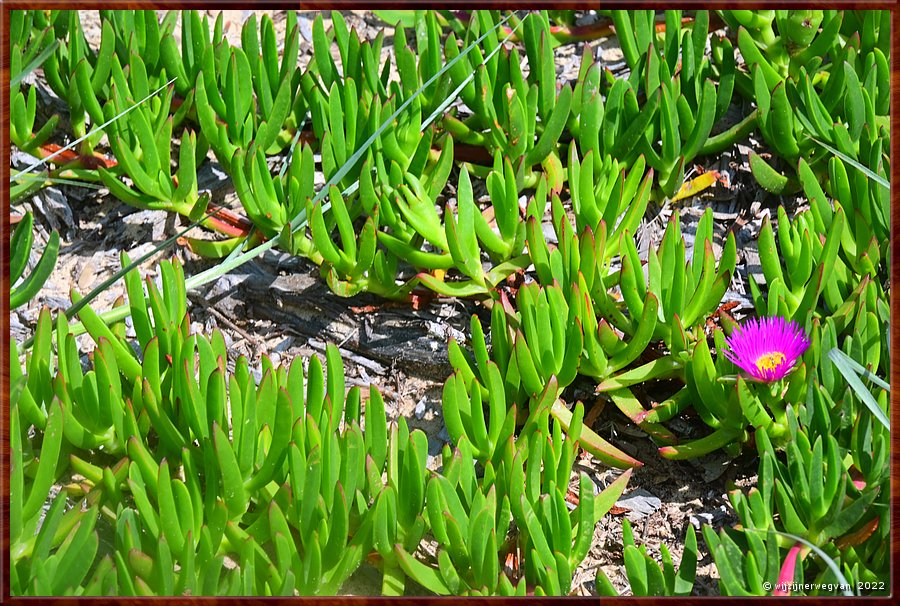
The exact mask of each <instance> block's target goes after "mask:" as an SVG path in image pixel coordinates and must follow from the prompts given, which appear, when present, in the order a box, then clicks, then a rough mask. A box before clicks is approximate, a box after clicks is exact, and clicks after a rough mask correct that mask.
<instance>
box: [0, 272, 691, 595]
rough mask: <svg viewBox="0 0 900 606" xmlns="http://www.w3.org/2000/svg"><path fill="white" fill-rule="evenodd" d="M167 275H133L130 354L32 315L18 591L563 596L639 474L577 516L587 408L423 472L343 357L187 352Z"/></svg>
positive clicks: (423, 464)
mask: <svg viewBox="0 0 900 606" xmlns="http://www.w3.org/2000/svg"><path fill="white" fill-rule="evenodd" d="M128 261H129V260H128V258H127V256H125V255H123V264H127V263H128ZM160 270H161V280H160V281H161V287H160V286H158V285H157V283H156V282H154V281H153V280H152V279H150V278H147V279H146V285H145V286H144V285H142V283H141V280H140V278H139V276H138V274H137V273H136V272H135V271H132V272H130V273H129V274H128V276H127V279H126V285H127V290H128V302H127V305H129V307H130V309H131V318H132V323H131V327H132V328H133V331H134V338H133V339H130V338H127V337H126V333H127V331H128V329H127V328H126V326H125V324H124V323H119V324H116V325H113V326H107V325H106V324H104V323H103V322H102V320H100V318H99V317H98V316H97V314H96V313H95V312H94V311H93V310H92V309H91V307H90V306H85V307H83V308H81V310H80V311H79V317H80V319H81V320H82V322H83V323H84V324H85V326H86V327H87V329H88V332H89V334H90V336H91V338H92V339H93V342H94V345H95V347H94V350H93V353H92V355H91V356H90V357H89V358H88V357H85V358H84V359H82V356H81V354H80V350H79V347H78V344H77V343H76V339H75V336H74V335H73V334H72V333H71V332H70V331H69V326H68V323H67V322H66V319H65V316H59V317H58V318H57V319H56V322H55V326H54V321H53V319H52V318H51V314H50V312H49V310H47V309H44V310H43V311H42V312H41V315H40V318H39V320H38V326H37V332H36V338H35V343H34V346H33V348H32V349H31V351H30V352H29V354H28V355H27V358H26V362H25V367H24V368H22V367H20V365H19V362H18V361H17V360H16V361H14V362H13V365H12V368H11V396H12V397H11V415H10V419H11V427H10V431H11V436H12V437H11V439H12V445H11V446H12V452H13V460H12V466H11V494H12V495H13V496H12V501H11V510H10V512H11V517H10V529H11V569H10V570H11V589H12V592H13V593H14V594H17V595H23V594H29V595H47V594H54V595H109V594H114V595H197V594H204V595H210V594H229V595H295V594H297V593H299V594H301V595H332V594H334V593H336V592H337V591H339V590H340V588H341V586H342V584H343V583H344V582H345V581H346V580H347V579H348V578H349V577H350V575H351V574H352V573H353V572H355V571H356V570H357V568H358V567H359V566H360V565H361V564H362V563H363V562H364V561H368V562H370V563H372V564H374V565H376V566H377V567H379V568H381V570H382V572H383V585H382V592H383V593H384V594H385V595H399V594H402V593H403V591H404V589H405V587H406V584H407V580H408V579H412V580H414V581H415V582H417V583H418V584H420V585H421V586H423V587H424V588H426V589H430V590H432V591H434V592H436V593H438V594H456V595H459V594H471V595H478V594H503V595H524V594H525V593H526V591H529V592H534V593H537V594H553V595H560V594H566V593H568V592H569V591H570V590H571V588H572V587H571V584H572V575H573V572H574V570H575V569H576V568H577V566H578V565H579V564H580V563H581V561H582V560H583V559H584V557H585V556H586V554H587V552H588V550H589V548H590V546H591V541H592V538H593V534H594V528H595V526H596V523H597V521H598V520H599V519H600V518H601V517H602V516H603V515H605V514H606V512H607V511H608V510H609V509H610V508H611V507H612V505H613V504H614V503H615V501H616V499H618V497H619V496H620V495H621V494H622V492H623V490H624V488H625V486H626V484H627V482H628V479H629V477H630V473H625V474H623V475H622V476H620V478H619V479H618V480H616V481H615V482H614V483H612V484H611V485H609V486H608V487H606V488H605V489H604V490H603V491H602V492H600V493H599V494H595V486H594V484H593V482H592V481H591V480H590V479H589V478H588V476H587V475H586V474H584V473H581V474H580V475H579V476H578V492H577V495H578V497H577V498H578V505H577V506H575V508H574V509H572V510H571V511H570V508H569V507H568V505H567V493H568V491H569V480H570V477H571V476H572V466H573V463H574V461H575V459H576V456H577V454H578V452H579V450H580V447H579V434H580V431H581V416H582V414H583V411H582V410H581V408H580V407H579V410H578V412H577V413H576V417H575V419H574V420H569V421H567V422H566V423H565V426H566V432H565V435H564V432H563V423H561V422H560V421H558V420H556V419H555V418H552V420H551V416H550V415H549V414H547V412H548V411H546V410H545V412H544V414H542V415H538V416H536V418H535V421H534V422H533V423H532V424H531V425H532V426H531V427H530V428H529V429H528V430H527V431H525V432H524V433H522V434H520V435H518V436H514V435H513V432H512V431H511V429H512V428H514V426H515V416H512V417H509V418H510V419H511V422H510V423H504V425H505V426H509V428H510V430H508V431H498V430H497V429H496V423H497V418H503V415H502V414H500V413H501V412H505V402H498V403H497V406H498V408H496V411H497V412H498V415H497V417H496V418H495V417H491V419H490V426H491V432H492V435H494V436H495V438H496V442H497V443H498V444H499V442H501V441H502V445H499V447H498V451H497V456H496V457H495V460H494V461H487V462H485V463H484V464H483V465H482V464H481V462H482V461H484V453H483V450H482V447H483V445H479V446H478V447H476V446H474V445H473V444H471V443H470V442H469V440H468V439H467V438H466V437H464V436H458V435H455V437H454V447H453V448H452V449H451V447H450V446H449V445H447V446H446V447H445V448H444V452H443V455H442V459H441V461H442V466H441V468H440V470H437V471H436V470H432V469H429V468H428V467H427V462H428V458H427V457H428V441H427V439H426V437H425V434H423V433H422V432H421V431H418V430H416V431H412V432H410V430H409V428H408V426H407V424H406V421H405V419H403V418H402V417H401V418H399V419H398V421H397V422H392V423H390V424H389V423H388V421H387V418H386V414H385V404H384V401H383V400H382V398H381V395H380V394H379V392H378V390H377V389H376V388H374V387H373V388H371V389H370V391H369V394H368V397H367V398H363V394H362V392H361V390H360V388H359V387H353V388H351V389H349V390H347V389H346V386H345V380H344V370H343V364H342V361H341V358H340V354H339V353H338V350H337V348H336V347H335V346H333V345H329V346H328V348H327V351H326V355H325V359H326V362H325V368H323V365H322V363H321V361H320V359H319V358H318V357H315V356H314V357H311V358H309V360H308V361H306V362H305V361H304V360H302V359H300V358H295V359H293V360H292V361H291V362H290V363H289V364H285V365H282V366H279V367H277V368H276V367H275V366H274V365H273V364H272V363H271V362H270V361H269V360H268V358H265V357H264V358H263V361H262V369H261V377H260V378H256V377H254V373H253V371H252V370H251V369H250V368H249V365H248V362H247V360H246V358H244V357H241V358H239V359H238V360H236V361H233V360H229V358H228V355H227V348H226V343H225V339H224V337H223V335H222V333H220V332H218V331H214V332H213V333H212V334H211V335H209V336H207V335H203V334H194V333H191V330H190V326H191V321H190V316H189V314H188V313H187V302H186V292H185V288H184V276H183V273H182V269H181V266H180V265H179V264H178V263H177V262H174V263H170V262H163V263H162V264H161V265H160ZM145 288H146V290H145ZM73 300H78V295H77V294H76V293H74V291H73ZM122 304H126V303H125V302H123V303H122ZM54 341H55V346H54ZM132 341H134V345H135V346H136V347H135V348H132ZM12 349H13V352H12V353H13V354H14V356H15V355H16V345H15V344H13V345H12ZM54 349H55V352H56V353H55V354H54ZM136 349H137V350H138V355H136ZM232 362H233V370H229V367H230V366H231V363H232ZM448 389H451V388H448ZM450 397H454V394H452V393H450V392H448V395H446V396H445V398H450ZM445 406H447V407H448V408H449V405H445ZM468 412H469V414H468V415H467V420H469V419H474V418H475V417H476V416H477V417H478V418H479V419H480V423H481V424H482V425H484V424H485V419H484V416H483V412H481V411H478V412H477V415H476V411H475V410H474V409H472V410H470V411H468ZM492 412H493V410H492ZM53 486H57V487H60V488H59V490H58V492H55V493H51V488H52V487H53ZM48 494H51V495H52V496H51V498H50V499H49V501H48V500H47V495H48ZM514 528H516V529H517V531H514V530H513V529H514ZM426 535H427V536H428V537H430V538H431V539H433V540H434V541H435V542H436V543H437V545H438V551H437V556H436V560H435V558H429V557H425V556H424V555H423V553H424V552H423V551H422V548H423V545H424V544H423V539H424V538H425V537H426ZM101 536H103V537H104V540H102V541H101ZM513 552H516V553H522V554H523V557H522V562H521V564H520V565H519V566H518V567H516V568H515V569H514V570H510V569H506V568H504V567H503V566H504V562H505V560H506V556H507V555H508V554H510V553H513ZM654 566H655V564H654ZM657 572H659V571H657ZM691 585H692V575H691V583H690V584H689V585H688V588H689V587H690V586H691Z"/></svg>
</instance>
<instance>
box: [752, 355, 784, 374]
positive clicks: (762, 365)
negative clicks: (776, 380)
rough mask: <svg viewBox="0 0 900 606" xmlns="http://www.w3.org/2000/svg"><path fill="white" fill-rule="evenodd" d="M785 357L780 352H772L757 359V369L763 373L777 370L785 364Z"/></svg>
mask: <svg viewBox="0 0 900 606" xmlns="http://www.w3.org/2000/svg"><path fill="white" fill-rule="evenodd" d="M784 360H785V356H784V354H783V353H781V352H780V351H772V352H769V353H767V354H763V355H761V356H760V357H759V358H757V359H756V367H757V368H758V369H759V370H761V371H766V370H775V369H776V368H778V367H779V366H781V365H782V364H784Z"/></svg>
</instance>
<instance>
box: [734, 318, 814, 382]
mask: <svg viewBox="0 0 900 606" xmlns="http://www.w3.org/2000/svg"><path fill="white" fill-rule="evenodd" d="M727 343H728V348H729V350H728V351H726V352H725V356H726V357H727V358H728V359H729V360H731V361H732V362H734V363H735V364H736V365H737V366H739V367H741V368H742V369H744V370H745V371H747V372H748V373H750V376H752V377H753V378H755V379H757V380H759V381H763V382H765V383H771V382H773V381H777V380H778V379H781V378H782V377H784V375H786V374H787V373H788V372H789V371H790V370H791V369H792V368H793V367H794V364H796V362H797V359H798V358H799V357H800V356H802V355H803V352H805V351H806V349H807V348H808V347H809V339H807V338H806V334H804V332H803V329H802V328H800V325H798V324H797V323H796V322H788V321H787V320H785V319H784V318H778V317H775V318H760V319H753V320H748V321H747V322H746V323H745V324H744V326H741V327H738V329H737V330H736V331H735V332H733V333H732V334H731V336H730V337H728V340H727Z"/></svg>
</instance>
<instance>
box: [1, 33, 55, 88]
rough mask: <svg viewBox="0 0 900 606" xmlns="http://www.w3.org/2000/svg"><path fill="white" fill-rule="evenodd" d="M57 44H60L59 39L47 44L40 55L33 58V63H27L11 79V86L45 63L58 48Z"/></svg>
mask: <svg viewBox="0 0 900 606" xmlns="http://www.w3.org/2000/svg"><path fill="white" fill-rule="evenodd" d="M57 46H59V40H54V41H53V42H51V43H50V44H49V45H48V46H47V48H45V49H44V50H43V51H41V54H40V55H38V56H37V57H35V58H34V59H32V60H31V63H29V64H28V65H26V66H25V67H24V68H23V69H22V71H20V72H19V73H18V74H16V77H15V78H13V79H12V80H10V81H9V87H10V88H12V87H14V86H16V85H17V84H19V82H21V81H22V79H23V78H25V76H27V75H28V74H30V73H31V72H33V71H34V70H36V69H37V68H39V67H40V66H41V65H43V63H44V61H46V60H47V59H48V58H49V57H50V55H52V54H53V51H55V50H56V47H57Z"/></svg>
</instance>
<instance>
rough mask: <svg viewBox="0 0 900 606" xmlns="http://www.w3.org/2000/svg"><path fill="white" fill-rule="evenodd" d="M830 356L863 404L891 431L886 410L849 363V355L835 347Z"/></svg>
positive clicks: (888, 388) (829, 353)
mask: <svg viewBox="0 0 900 606" xmlns="http://www.w3.org/2000/svg"><path fill="white" fill-rule="evenodd" d="M828 357H829V358H830V359H831V361H832V362H834V365H835V366H836V367H837V369H838V371H839V372H840V373H841V374H842V375H843V376H844V378H845V379H846V380H847V383H849V384H850V387H851V388H852V389H853V392H854V393H856V395H857V397H858V398H859V399H860V400H862V402H863V404H865V405H866V408H868V409H869V412H871V413H872V415H874V417H875V418H876V419H878V420H879V421H880V422H881V424H882V425H884V426H885V428H887V430H888V432H890V431H891V422H890V420H889V419H888V418H887V415H886V414H884V411H883V410H881V407H880V406H879V405H878V402H876V401H875V398H873V397H872V394H871V393H869V390H868V389H866V386H865V385H863V382H862V381H860V380H859V375H857V374H856V371H855V369H854V368H853V366H851V365H850V364H848V363H847V361H848V360H849V358H848V357H847V355H846V354H844V352H842V351H840V350H839V349H837V348H834V349H832V350H831V351H829V352H828ZM851 361H852V360H851ZM860 368H862V367H860ZM863 370H865V369H863ZM885 389H887V390H888V391H890V387H885Z"/></svg>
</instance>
